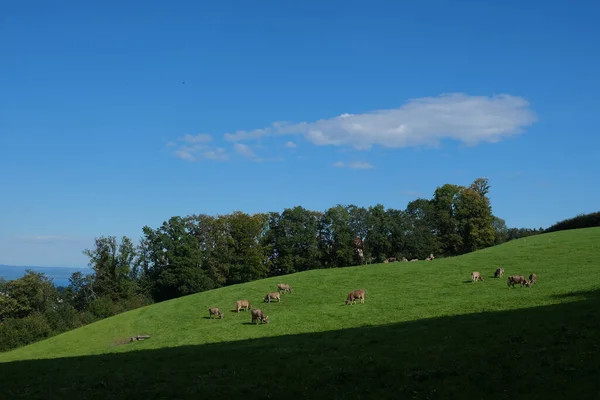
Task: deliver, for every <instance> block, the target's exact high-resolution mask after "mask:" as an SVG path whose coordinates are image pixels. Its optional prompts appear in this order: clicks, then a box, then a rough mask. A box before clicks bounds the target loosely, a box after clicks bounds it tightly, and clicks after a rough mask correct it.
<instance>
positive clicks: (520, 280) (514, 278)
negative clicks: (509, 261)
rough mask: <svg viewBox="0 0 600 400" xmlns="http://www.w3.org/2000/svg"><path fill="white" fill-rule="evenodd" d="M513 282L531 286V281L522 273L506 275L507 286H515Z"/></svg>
mask: <svg viewBox="0 0 600 400" xmlns="http://www.w3.org/2000/svg"><path fill="white" fill-rule="evenodd" d="M515 284H519V286H521V287H523V286H527V287H531V282H529V281H528V280H527V279H526V278H525V277H524V276H523V275H511V276H509V277H508V288H509V289H510V288H511V287H515Z"/></svg>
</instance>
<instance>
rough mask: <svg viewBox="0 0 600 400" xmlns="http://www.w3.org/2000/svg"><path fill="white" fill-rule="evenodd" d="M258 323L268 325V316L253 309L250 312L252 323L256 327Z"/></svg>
mask: <svg viewBox="0 0 600 400" xmlns="http://www.w3.org/2000/svg"><path fill="white" fill-rule="evenodd" d="M259 321H260V322H262V323H263V324H268V323H269V316H268V315H265V313H264V312H262V310H260V309H258V308H255V309H254V310H252V322H253V323H256V324H257V325H258V322H259Z"/></svg>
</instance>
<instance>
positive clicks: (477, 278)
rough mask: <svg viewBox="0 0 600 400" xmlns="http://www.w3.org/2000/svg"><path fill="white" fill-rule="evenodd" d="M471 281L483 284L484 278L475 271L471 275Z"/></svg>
mask: <svg viewBox="0 0 600 400" xmlns="http://www.w3.org/2000/svg"><path fill="white" fill-rule="evenodd" d="M471 280H472V281H473V282H477V281H482V282H483V276H481V274H480V273H479V272H477V271H475V272H473V273H472V274H471Z"/></svg>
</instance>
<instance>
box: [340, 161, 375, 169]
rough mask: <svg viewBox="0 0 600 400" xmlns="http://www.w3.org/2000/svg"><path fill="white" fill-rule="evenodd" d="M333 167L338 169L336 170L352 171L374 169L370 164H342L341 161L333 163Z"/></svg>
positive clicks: (357, 162)
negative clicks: (349, 169) (347, 169)
mask: <svg viewBox="0 0 600 400" xmlns="http://www.w3.org/2000/svg"><path fill="white" fill-rule="evenodd" d="M333 166H334V167H338V168H352V169H371V168H374V167H373V166H372V165H371V164H369V163H366V162H360V161H356V162H351V163H344V162H342V161H338V162H336V163H334V164H333Z"/></svg>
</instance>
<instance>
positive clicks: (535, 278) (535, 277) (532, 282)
mask: <svg viewBox="0 0 600 400" xmlns="http://www.w3.org/2000/svg"><path fill="white" fill-rule="evenodd" d="M529 280H530V281H531V284H532V285H533V284H534V283H536V282H537V275H536V274H531V275H529Z"/></svg>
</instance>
